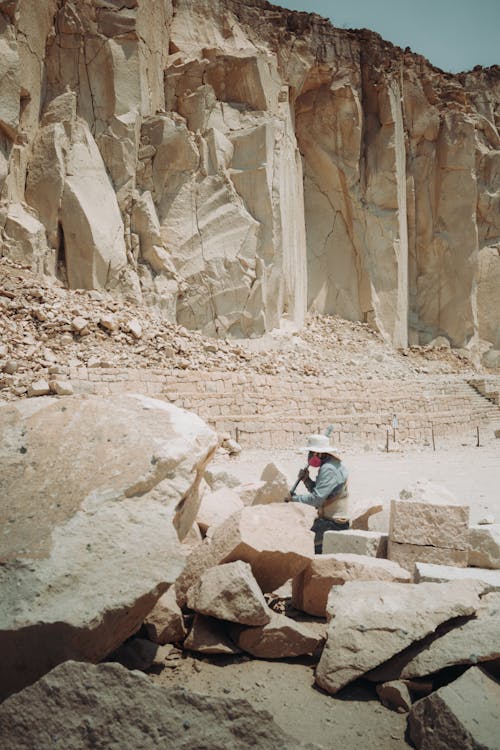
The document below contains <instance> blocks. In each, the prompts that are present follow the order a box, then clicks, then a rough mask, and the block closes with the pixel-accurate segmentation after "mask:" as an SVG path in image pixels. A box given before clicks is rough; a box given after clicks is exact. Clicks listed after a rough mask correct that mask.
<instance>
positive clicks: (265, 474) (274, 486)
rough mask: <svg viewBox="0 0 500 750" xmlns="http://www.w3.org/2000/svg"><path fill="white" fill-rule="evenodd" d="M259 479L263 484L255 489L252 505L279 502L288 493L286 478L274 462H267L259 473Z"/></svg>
mask: <svg viewBox="0 0 500 750" xmlns="http://www.w3.org/2000/svg"><path fill="white" fill-rule="evenodd" d="M260 479H261V482H264V483H265V484H264V486H263V487H261V488H260V489H259V490H258V491H257V493H256V495H255V498H254V500H253V503H252V504H253V505H265V504H267V503H280V502H282V501H283V498H284V497H286V496H287V495H288V491H289V487H288V480H287V478H286V475H285V474H284V473H283V472H282V471H281V470H280V469H279V468H278V467H277V466H276V464H274V463H270V464H267V466H265V467H264V469H263V471H262V474H261V475H260Z"/></svg>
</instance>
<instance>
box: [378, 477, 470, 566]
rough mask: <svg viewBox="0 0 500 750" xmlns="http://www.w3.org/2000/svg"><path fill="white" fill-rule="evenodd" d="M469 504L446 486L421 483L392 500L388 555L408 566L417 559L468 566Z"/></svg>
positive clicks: (391, 558)
mask: <svg viewBox="0 0 500 750" xmlns="http://www.w3.org/2000/svg"><path fill="white" fill-rule="evenodd" d="M468 549H469V507H468V506H467V505H464V504H459V503H457V501H456V500H455V498H454V497H453V495H452V494H451V493H450V492H448V490H446V489H445V488H444V487H439V486H438V485H434V484H431V483H417V484H416V485H414V486H413V487H410V488H409V489H407V490H403V491H402V492H401V495H400V499H398V500H392V501H391V514H390V522H389V541H388V546H387V556H388V558H389V559H390V560H394V561H395V562H397V563H398V564H399V565H401V566H402V567H404V568H406V569H407V570H410V571H413V568H414V565H415V563H416V562H429V563H434V564H437V565H455V566H457V567H466V566H467V563H468Z"/></svg>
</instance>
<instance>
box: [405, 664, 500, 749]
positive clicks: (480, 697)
mask: <svg viewBox="0 0 500 750" xmlns="http://www.w3.org/2000/svg"><path fill="white" fill-rule="evenodd" d="M499 705H500V685H499V684H498V682H497V681H496V680H494V679H493V678H491V677H489V676H488V675H487V674H485V673H484V672H483V671H482V670H481V669H479V668H477V667H472V668H471V669H468V670H467V672H465V674H463V675H462V676H461V677H459V678H458V680H455V681H454V682H451V683H450V684H449V685H446V686H445V687H442V688H440V689H439V690H436V692H435V693H432V694H431V695H429V696H427V697H426V698H422V700H419V701H417V702H416V703H415V704H414V705H413V706H412V709H411V711H410V713H409V716H408V725H409V732H410V737H411V739H412V741H413V742H414V743H415V747H416V748H418V750H426V749H427V748H429V750H431V748H438V747H439V748H442V749H443V750H455V748H458V747H461V748H462V747H463V748H471V750H483V749H484V750H497V748H498V737H499V736H500V715H499V713H498V706H499Z"/></svg>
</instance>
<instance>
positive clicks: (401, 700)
mask: <svg viewBox="0 0 500 750" xmlns="http://www.w3.org/2000/svg"><path fill="white" fill-rule="evenodd" d="M376 690H377V695H378V697H379V698H380V702H381V703H382V704H383V705H384V706H386V707H387V708H390V709H392V710H393V711H398V712H399V713H405V712H407V711H409V710H410V708H411V697H410V691H409V690H408V687H407V685H406V684H405V683H404V682H403V681H402V680H394V681H391V682H384V683H383V684H382V685H377V687H376Z"/></svg>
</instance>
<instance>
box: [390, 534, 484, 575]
mask: <svg viewBox="0 0 500 750" xmlns="http://www.w3.org/2000/svg"><path fill="white" fill-rule="evenodd" d="M387 557H388V559H389V560H392V561H393V562H395V563H397V564H398V565H401V567H402V568H406V570H409V571H410V572H413V569H414V567H415V564H416V563H419V562H424V563H432V564H433V565H455V566H457V567H459V568H466V567H467V564H468V558H469V552H468V550H467V549H452V548H450V547H431V546H428V545H427V546H426V545H423V544H399V543H398V542H393V541H392V539H390V538H389V541H388V543H387Z"/></svg>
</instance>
